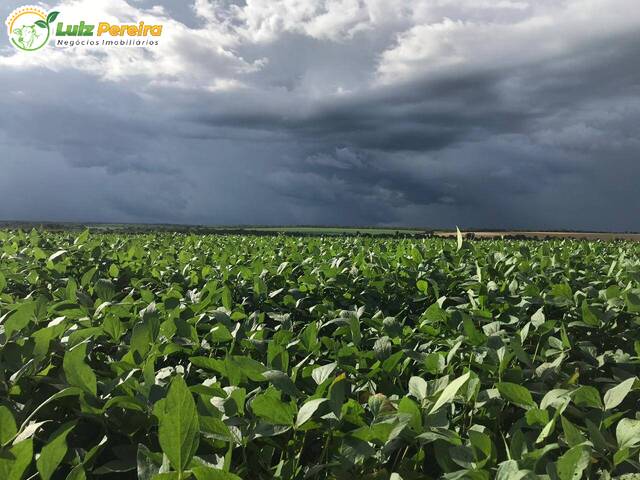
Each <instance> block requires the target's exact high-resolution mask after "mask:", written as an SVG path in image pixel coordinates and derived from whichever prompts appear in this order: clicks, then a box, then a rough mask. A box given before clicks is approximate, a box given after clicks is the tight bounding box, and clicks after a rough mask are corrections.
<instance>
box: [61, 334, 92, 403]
mask: <svg viewBox="0 0 640 480" xmlns="http://www.w3.org/2000/svg"><path fill="white" fill-rule="evenodd" d="M85 358H87V342H83V343H81V344H79V345H76V346H75V347H74V348H72V349H71V350H69V351H67V353H65V354H64V359H63V361H62V368H63V369H64V375H65V377H66V378H67V383H69V385H72V386H74V387H79V388H81V389H82V390H84V391H85V392H87V393H89V394H91V395H92V396H94V397H95V396H96V395H97V393H98V386H97V381H96V374H95V373H94V372H93V370H92V369H91V367H90V366H89V365H87V364H86V363H85Z"/></svg>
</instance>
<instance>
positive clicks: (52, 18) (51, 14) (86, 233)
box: [47, 12, 89, 244]
mask: <svg viewBox="0 0 640 480" xmlns="http://www.w3.org/2000/svg"><path fill="white" fill-rule="evenodd" d="M59 14H60V12H49V15H47V23H52V22H54V21H55V19H56V18H58V15H59ZM80 238H82V240H80V241H79V242H78V243H84V242H85V241H86V240H87V238H89V229H86V230H85V231H84V232H82V233H81V234H80V235H78V238H76V241H78V239H80ZM74 244H75V242H74Z"/></svg>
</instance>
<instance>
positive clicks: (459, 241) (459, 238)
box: [456, 226, 462, 251]
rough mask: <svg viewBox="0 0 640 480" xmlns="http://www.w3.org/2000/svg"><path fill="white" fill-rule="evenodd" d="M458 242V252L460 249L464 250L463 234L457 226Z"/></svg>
mask: <svg viewBox="0 0 640 480" xmlns="http://www.w3.org/2000/svg"><path fill="white" fill-rule="evenodd" d="M456 242H457V245H458V248H457V251H460V249H461V248H462V233H461V232H460V229H459V228H458V227H457V226H456Z"/></svg>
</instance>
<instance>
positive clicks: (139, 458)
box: [136, 443, 162, 480]
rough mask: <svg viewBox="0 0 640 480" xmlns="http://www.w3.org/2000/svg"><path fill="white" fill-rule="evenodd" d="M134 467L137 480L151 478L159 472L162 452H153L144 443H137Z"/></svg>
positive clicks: (149, 479)
mask: <svg viewBox="0 0 640 480" xmlns="http://www.w3.org/2000/svg"><path fill="white" fill-rule="evenodd" d="M136 467H137V473H138V480H151V479H152V478H153V476H154V475H156V474H158V473H159V472H160V467H162V454H161V453H153V452H152V451H151V450H149V449H148V448H147V447H146V445H143V444H141V443H139V444H138V452H137V454H136Z"/></svg>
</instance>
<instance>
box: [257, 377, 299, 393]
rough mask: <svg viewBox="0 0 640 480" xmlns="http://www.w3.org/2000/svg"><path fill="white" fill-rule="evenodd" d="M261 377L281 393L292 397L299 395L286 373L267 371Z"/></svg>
mask: <svg viewBox="0 0 640 480" xmlns="http://www.w3.org/2000/svg"><path fill="white" fill-rule="evenodd" d="M262 375H263V376H264V378H266V379H267V380H269V382H271V384H272V385H273V386H274V387H276V388H277V389H278V390H280V391H281V392H284V393H286V394H287V395H290V396H292V397H297V396H299V395H300V392H299V391H298V389H297V388H296V386H295V384H294V383H293V381H291V379H290V378H289V376H288V375H287V374H286V373H284V372H281V371H280V370H267V371H266V372H263V373H262Z"/></svg>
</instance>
